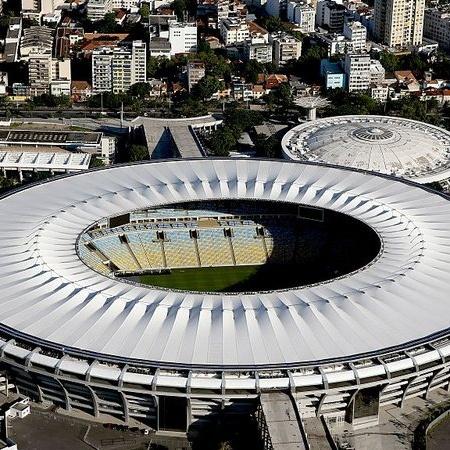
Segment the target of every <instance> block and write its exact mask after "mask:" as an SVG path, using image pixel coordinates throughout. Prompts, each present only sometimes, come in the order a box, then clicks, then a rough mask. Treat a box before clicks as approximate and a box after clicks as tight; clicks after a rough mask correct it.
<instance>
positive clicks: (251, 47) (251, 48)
mask: <svg viewBox="0 0 450 450" xmlns="http://www.w3.org/2000/svg"><path fill="white" fill-rule="evenodd" d="M244 59H245V60H246V61H250V60H252V59H253V60H255V61H258V62H260V63H262V64H266V63H271V62H272V44H269V43H267V42H266V41H265V39H264V38H263V37H250V38H248V39H247V40H246V41H245V43H244Z"/></svg>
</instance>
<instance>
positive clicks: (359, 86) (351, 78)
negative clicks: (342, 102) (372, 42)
mask: <svg viewBox="0 0 450 450" xmlns="http://www.w3.org/2000/svg"><path fill="white" fill-rule="evenodd" d="M344 71H345V78H346V82H347V89H348V90H349V92H354V91H366V90H367V89H369V86H370V55H369V54H347V55H345V61H344Z"/></svg>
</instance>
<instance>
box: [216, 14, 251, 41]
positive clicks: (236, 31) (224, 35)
mask: <svg viewBox="0 0 450 450" xmlns="http://www.w3.org/2000/svg"><path fill="white" fill-rule="evenodd" d="M220 37H221V39H222V42H223V43H224V44H225V45H235V44H242V43H243V42H245V40H246V39H248V38H249V37H250V30H249V27H248V24H247V22H246V21H245V20H244V19H238V18H235V17H229V18H228V19H225V20H222V21H221V23H220Z"/></svg>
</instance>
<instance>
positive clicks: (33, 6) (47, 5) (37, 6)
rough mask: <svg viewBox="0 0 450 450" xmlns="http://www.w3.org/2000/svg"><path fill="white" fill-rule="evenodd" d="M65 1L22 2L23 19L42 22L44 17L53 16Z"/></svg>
mask: <svg viewBox="0 0 450 450" xmlns="http://www.w3.org/2000/svg"><path fill="white" fill-rule="evenodd" d="M64 3H65V0H22V17H26V18H29V19H36V20H37V21H38V22H39V21H40V19H41V17H42V16H45V15H46V14H52V13H54V12H55V10H56V9H57V8H58V7H59V6H61V5H63V4H64Z"/></svg>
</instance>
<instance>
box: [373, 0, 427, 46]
mask: <svg viewBox="0 0 450 450" xmlns="http://www.w3.org/2000/svg"><path fill="white" fill-rule="evenodd" d="M424 13H425V0H375V7H374V35H375V38H376V39H377V40H378V41H380V42H382V43H383V44H386V45H388V46H389V47H392V48H398V49H403V48H408V47H411V46H415V45H419V44H421V43H422V38H423V27H424Z"/></svg>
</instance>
